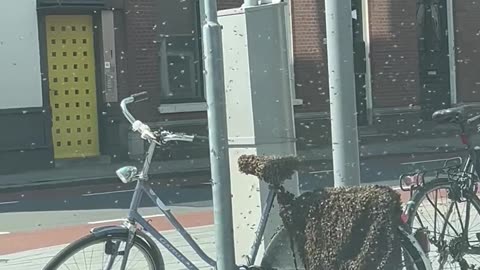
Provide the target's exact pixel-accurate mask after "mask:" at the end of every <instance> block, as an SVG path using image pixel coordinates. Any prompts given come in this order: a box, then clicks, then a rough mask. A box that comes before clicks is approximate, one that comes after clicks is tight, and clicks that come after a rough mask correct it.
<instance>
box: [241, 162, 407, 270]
mask: <svg viewBox="0 0 480 270" xmlns="http://www.w3.org/2000/svg"><path fill="white" fill-rule="evenodd" d="M298 162H299V161H298V160H296V159H295V158H294V157H288V158H276V157H256V156H253V155H250V156H247V155H244V156H242V157H240V158H239V160H238V164H239V168H240V171H241V172H243V173H246V174H252V175H255V176H257V177H259V178H260V179H261V180H263V181H265V182H267V183H268V184H269V185H270V188H274V189H275V190H276V193H277V201H278V204H279V205H280V216H281V218H282V221H283V223H284V226H285V228H286V229H287V230H288V232H289V233H290V235H291V237H293V239H294V240H295V241H296V243H297V245H298V246H299V247H300V251H299V253H301V254H298V255H299V256H300V258H301V259H302V260H303V263H304V265H305V267H306V269H307V270H347V269H348V270H357V269H358V270H370V269H386V270H387V269H402V267H400V265H401V249H400V239H399V235H398V231H397V228H398V226H399V225H400V223H401V220H400V215H401V212H402V209H401V202H400V195H399V194H398V193H397V192H395V191H394V190H392V189H391V188H389V187H384V186H361V187H348V188H325V189H320V190H317V191H314V192H306V193H304V194H302V195H300V196H298V197H295V196H294V195H293V194H292V193H290V192H288V191H286V190H285V188H284V187H283V186H282V183H283V180H284V179H286V178H288V177H290V176H291V175H292V173H293V170H295V168H296V167H295V166H297V164H298Z"/></svg>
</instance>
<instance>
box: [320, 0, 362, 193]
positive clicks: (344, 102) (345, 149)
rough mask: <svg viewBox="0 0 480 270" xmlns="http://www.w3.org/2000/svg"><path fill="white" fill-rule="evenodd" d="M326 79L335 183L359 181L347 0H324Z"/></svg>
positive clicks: (348, 2)
mask: <svg viewBox="0 0 480 270" xmlns="http://www.w3.org/2000/svg"><path fill="white" fill-rule="evenodd" d="M325 16H326V29H327V56H328V82H329V87H330V91H329V93H330V121H331V127H332V151H333V153H332V156H333V171H334V181H335V186H336V187H341V186H354V185H359V184H360V164H359V163H360V161H359V150H358V130H357V116H356V114H357V113H356V112H357V109H356V99H355V77H354V70H353V67H354V63H353V37H352V6H351V3H350V1H342V0H325Z"/></svg>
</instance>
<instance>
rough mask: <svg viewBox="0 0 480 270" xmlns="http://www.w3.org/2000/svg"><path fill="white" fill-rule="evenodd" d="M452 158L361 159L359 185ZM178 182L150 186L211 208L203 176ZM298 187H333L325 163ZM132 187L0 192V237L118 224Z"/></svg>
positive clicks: (170, 197)
mask: <svg viewBox="0 0 480 270" xmlns="http://www.w3.org/2000/svg"><path fill="white" fill-rule="evenodd" d="M452 156H455V155H454V154H433V155H432V154H429V155H418V156H410V155H401V156H391V155H390V156H385V157H375V158H369V159H364V160H362V162H361V163H362V166H361V175H362V182H363V183H365V184H371V183H380V184H388V185H393V186H397V185H398V180H397V179H398V176H399V175H400V174H401V173H404V172H408V171H412V170H415V169H416V168H436V167H438V166H441V163H442V162H441V160H442V159H445V158H449V157H452ZM425 161H427V162H425ZM418 162H420V163H418ZM182 177H183V176H182ZM182 177H180V176H179V177H177V178H172V179H159V180H157V181H153V182H152V186H153V187H154V190H155V192H157V194H158V195H159V197H160V198H162V200H163V201H164V202H165V203H166V204H167V205H172V206H173V209H174V210H179V211H180V212H181V211H195V209H205V208H209V207H211V198H212V196H211V195H212V194H211V189H210V185H209V184H208V182H209V174H208V173H203V174H199V175H190V176H188V177H189V178H188V179H183V178H182ZM181 182H184V183H196V186H186V187H185V186H181V185H179V184H178V183H181ZM169 183H177V184H175V185H170V184H169ZM199 183H204V184H200V185H199ZM300 184H301V189H302V190H311V189H314V188H318V187H324V186H333V174H332V164H331V162H328V161H325V162H322V161H314V162H310V163H309V164H307V165H306V166H305V167H304V168H302V170H301V172H300ZM134 187H135V186H134V184H128V185H125V184H122V183H121V182H120V181H118V183H105V184H100V183H96V184H76V185H73V186H66V187H58V188H52V186H50V187H48V188H39V187H33V188H25V189H21V190H14V191H7V192H0V220H2V222H1V223H0V233H13V232H19V231H29V230H38V229H42V228H52V227H59V226H68V225H74V224H84V223H92V222H100V221H103V220H117V219H121V218H123V217H124V216H125V215H126V214H127V210H128V207H129V205H130V200H131V197H132V194H133V189H134ZM153 206H154V205H153V203H152V202H151V201H150V200H148V198H146V199H144V200H143V202H142V208H141V212H142V213H145V214H146V215H156V214H159V213H158V211H156V209H154V208H153Z"/></svg>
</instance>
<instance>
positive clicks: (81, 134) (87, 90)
mask: <svg viewBox="0 0 480 270" xmlns="http://www.w3.org/2000/svg"><path fill="white" fill-rule="evenodd" d="M46 28H47V29H46V37H47V40H46V42H47V52H48V58H47V60H48V80H49V86H50V91H49V94H50V105H51V108H52V118H53V119H52V120H53V127H52V134H53V145H54V155H55V158H56V159H63V158H81V157H91V156H98V155H99V142H98V114H97V113H98V112H97V96H96V95H97V91H96V82H95V55H94V49H93V48H94V47H93V23H92V17H91V16H88V15H68V16H67V15H51V16H47V17H46Z"/></svg>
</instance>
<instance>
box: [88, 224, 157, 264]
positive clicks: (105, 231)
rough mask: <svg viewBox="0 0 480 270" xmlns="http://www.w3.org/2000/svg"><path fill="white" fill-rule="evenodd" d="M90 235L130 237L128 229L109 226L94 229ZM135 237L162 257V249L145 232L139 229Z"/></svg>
mask: <svg viewBox="0 0 480 270" xmlns="http://www.w3.org/2000/svg"><path fill="white" fill-rule="evenodd" d="M90 233H92V234H94V235H95V236H97V237H99V236H105V235H109V234H127V235H128V228H126V227H125V226H123V225H109V226H102V227H95V228H92V229H91V230H90ZM135 235H136V236H138V237H140V239H142V240H143V241H145V242H146V243H147V244H148V245H149V246H150V248H152V250H153V251H154V252H156V253H157V254H159V255H160V257H161V254H162V253H161V252H160V249H159V248H158V246H157V244H155V242H154V241H153V240H152V238H151V237H149V236H148V235H147V234H145V233H144V232H143V231H141V230H138V229H137V230H136V231H135Z"/></svg>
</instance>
